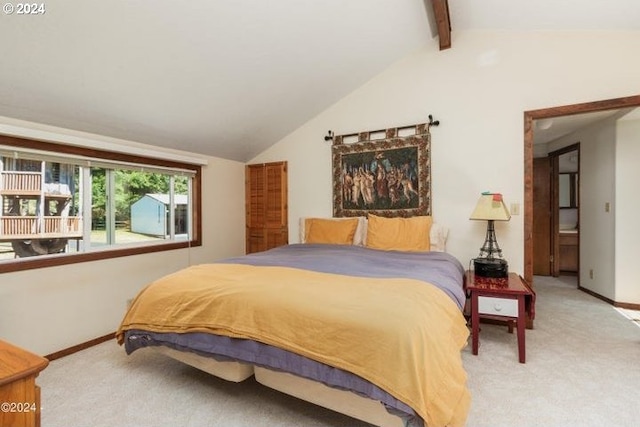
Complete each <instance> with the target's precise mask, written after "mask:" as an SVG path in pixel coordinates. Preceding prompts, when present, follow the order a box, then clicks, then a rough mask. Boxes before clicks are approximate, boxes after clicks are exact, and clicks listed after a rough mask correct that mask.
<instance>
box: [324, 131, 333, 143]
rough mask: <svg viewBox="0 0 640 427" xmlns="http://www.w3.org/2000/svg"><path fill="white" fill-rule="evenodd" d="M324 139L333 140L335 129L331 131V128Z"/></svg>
mask: <svg viewBox="0 0 640 427" xmlns="http://www.w3.org/2000/svg"><path fill="white" fill-rule="evenodd" d="M324 140H325V141H333V131H331V130H330V131H328V132H327V135H325V137H324Z"/></svg>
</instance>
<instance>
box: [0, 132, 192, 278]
mask: <svg viewBox="0 0 640 427" xmlns="http://www.w3.org/2000/svg"><path fill="white" fill-rule="evenodd" d="M200 175H201V168H200V166H198V165H191V164H187V163H181V162H173V161H168V160H157V159H151V158H144V157H140V156H132V155H127V154H122V153H111V152H106V151H100V150H93V149H86V148H79V147H75V146H66V145H61V144H52V143H45V142H39V141H32V140H27V139H21V138H13V137H5V136H0V272H6V271H17V270H24V269H30V268H39V267H45V266H52V265H61V264H69V263H74V262H82V261H90V260H91V261H92V260H96V259H102V258H111V257H117V256H125V255H131V254H136V253H145V252H154V251H160V250H169V249H176V248H181V247H187V246H197V245H200V237H199V236H200V234H201V229H200V223H199V221H198V218H200V214H199V212H200V205H199V200H200V195H199V192H200Z"/></svg>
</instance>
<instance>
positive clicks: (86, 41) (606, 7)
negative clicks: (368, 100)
mask: <svg viewBox="0 0 640 427" xmlns="http://www.w3.org/2000/svg"><path fill="white" fill-rule="evenodd" d="M45 6H46V13H45V14H44V15H41V16H18V15H15V14H13V15H6V14H4V13H0V57H1V58H2V66H1V67H0V115H1V116H7V117H11V118H16V119H22V120H29V121H34V122H38V123H43V124H48V125H53V126H59V127H64V128H69V129H75V130H80V131H85V132H92V133H97V134H101V135H106V136H111V137H115V138H122V139H127V140H131V141H137V142H143V143H147V144H152V145H158V146H165V147H171V148H180V149H183V150H187V151H192V152H196V153H203V154H209V155H213V156H217V157H222V158H228V159H233V160H239V161H246V160H249V159H250V158H252V157H253V156H254V155H256V154H258V153H259V152H261V151H263V150H264V149H266V148H267V147H269V146H270V145H272V144H273V143H275V142H277V141H278V140H279V139H281V138H282V137H284V136H285V135H287V134H288V133H290V132H292V131H293V130H295V129H296V128H297V127H299V126H301V125H302V124H304V123H305V122H306V121H308V120H309V119H311V118H313V117H314V116H315V115H317V114H318V113H320V112H321V111H323V110H324V109H326V108H327V107H329V106H330V105H331V104H333V103H334V102H336V101H338V100H339V99H341V98H343V97H344V96H346V95H347V94H349V93H350V92H352V91H353V90H355V89H356V88H358V87H359V86H361V85H362V84H364V83H365V82H366V81H367V80H369V79H370V78H372V77H373V76H375V75H376V74H378V73H380V72H381V71H383V70H384V69H385V68H386V67H388V66H389V65H391V64H392V63H393V62H395V61H397V60H399V59H401V58H402V57H404V56H406V55H407V54H409V53H411V52H413V51H415V50H417V49H419V48H422V47H424V46H426V45H430V46H433V48H434V49H436V48H437V47H436V44H434V43H431V42H430V40H431V38H432V36H433V35H434V34H435V33H436V31H435V27H433V28H434V29H433V30H432V25H430V22H432V21H433V18H432V17H431V0H348V1H345V0H321V1H320V0H272V1H264V0H191V1H188V2H187V1H176V0H136V1H131V0H113V1H104V0H48V1H46V2H45ZM449 10H450V14H451V26H452V30H453V33H454V34H455V31H461V30H466V29H523V30H529V29H640V1H638V0H589V1H585V0H563V1H560V0H536V1H531V0H482V1H479V0H449ZM452 49H455V39H454V43H453V47H452Z"/></svg>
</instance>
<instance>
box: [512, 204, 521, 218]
mask: <svg viewBox="0 0 640 427" xmlns="http://www.w3.org/2000/svg"><path fill="white" fill-rule="evenodd" d="M511 215H520V203H511Z"/></svg>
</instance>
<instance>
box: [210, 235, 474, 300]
mask: <svg viewBox="0 0 640 427" xmlns="http://www.w3.org/2000/svg"><path fill="white" fill-rule="evenodd" d="M218 262H220V263H225V264H249V265H270V266H280V267H294V268H301V269H305V270H312V271H318V272H322V273H335V274H344V275H347V276H359V277H385V278H388V277H398V278H407V279H418V280H422V281H425V282H429V283H431V284H433V285H435V286H437V287H438V288H440V289H441V290H442V291H444V292H445V293H446V294H447V295H449V297H450V298H451V299H453V300H454V301H455V302H456V304H458V307H459V308H460V310H462V309H463V308H464V303H465V294H464V290H463V289H462V282H463V277H464V267H463V266H462V264H461V263H460V261H458V260H457V259H456V258H454V257H453V256H452V255H449V254H448V253H445V252H399V251H381V250H377V249H369V248H366V247H363V246H352V245H319V244H293V245H286V246H280V247H278V248H274V249H270V250H268V251H264V252H257V253H254V254H249V255H244V256H241V257H237V258H227V259H224V260H221V261H218Z"/></svg>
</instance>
